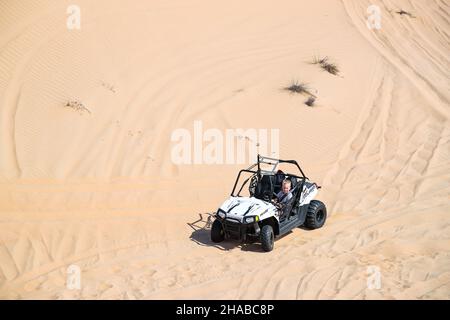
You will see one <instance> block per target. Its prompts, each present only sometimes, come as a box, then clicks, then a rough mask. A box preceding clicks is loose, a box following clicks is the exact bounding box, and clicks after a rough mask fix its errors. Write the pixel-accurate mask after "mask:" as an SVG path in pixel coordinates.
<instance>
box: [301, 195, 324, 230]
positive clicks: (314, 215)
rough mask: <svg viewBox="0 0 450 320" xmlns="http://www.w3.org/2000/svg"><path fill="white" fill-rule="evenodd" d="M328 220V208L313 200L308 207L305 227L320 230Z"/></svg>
mask: <svg viewBox="0 0 450 320" xmlns="http://www.w3.org/2000/svg"><path fill="white" fill-rule="evenodd" d="M326 220H327V208H326V207H325V204H323V202H321V201H319V200H312V201H311V202H310V203H309V206H308V212H307V214H306V221H305V225H306V227H307V228H308V229H319V228H321V227H322V226H323V225H324V224H325V221H326Z"/></svg>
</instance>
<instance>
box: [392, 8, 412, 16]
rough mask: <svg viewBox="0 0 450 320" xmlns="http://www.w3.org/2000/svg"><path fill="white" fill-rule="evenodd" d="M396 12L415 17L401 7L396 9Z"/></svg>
mask: <svg viewBox="0 0 450 320" xmlns="http://www.w3.org/2000/svg"><path fill="white" fill-rule="evenodd" d="M396 13H397V14H399V15H401V16H403V15H406V16H409V17H410V18H415V17H414V16H413V15H412V14H411V13H410V12H408V11H405V10H403V9H401V10H398V11H396Z"/></svg>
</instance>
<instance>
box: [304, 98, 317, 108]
mask: <svg viewBox="0 0 450 320" xmlns="http://www.w3.org/2000/svg"><path fill="white" fill-rule="evenodd" d="M314 102H316V98H315V97H309V98H308V100H306V102H305V104H306V105H307V106H308V107H313V106H314Z"/></svg>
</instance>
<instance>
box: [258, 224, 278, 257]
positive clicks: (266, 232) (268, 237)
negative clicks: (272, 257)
mask: <svg viewBox="0 0 450 320" xmlns="http://www.w3.org/2000/svg"><path fill="white" fill-rule="evenodd" d="M274 242H275V235H274V233H273V228H272V226H271V225H269V224H266V225H265V226H263V227H262V229H261V245H262V248H263V250H264V251H266V252H269V251H272V250H273V245H274Z"/></svg>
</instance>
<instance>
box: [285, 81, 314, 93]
mask: <svg viewBox="0 0 450 320" xmlns="http://www.w3.org/2000/svg"><path fill="white" fill-rule="evenodd" d="M284 90H287V91H289V92H291V93H308V94H309V90H310V89H309V87H308V85H307V84H306V83H302V82H298V81H297V80H295V81H292V83H291V84H290V85H289V86H288V87H285V88H284Z"/></svg>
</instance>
